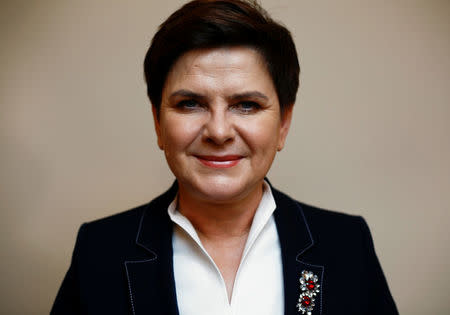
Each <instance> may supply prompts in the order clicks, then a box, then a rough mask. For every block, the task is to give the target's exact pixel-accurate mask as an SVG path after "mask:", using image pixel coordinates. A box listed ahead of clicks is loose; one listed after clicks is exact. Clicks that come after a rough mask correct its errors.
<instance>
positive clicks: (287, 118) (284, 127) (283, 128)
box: [277, 104, 294, 151]
mask: <svg viewBox="0 0 450 315" xmlns="http://www.w3.org/2000/svg"><path fill="white" fill-rule="evenodd" d="M293 110H294V104H292V105H289V106H287V107H286V108H285V109H284V110H283V113H282V114H281V115H282V116H281V125H280V137H279V139H278V146H277V150H278V151H281V150H283V147H284V143H285V142H286V138H287V135H288V132H289V127H290V126H291V120H292V111H293Z"/></svg>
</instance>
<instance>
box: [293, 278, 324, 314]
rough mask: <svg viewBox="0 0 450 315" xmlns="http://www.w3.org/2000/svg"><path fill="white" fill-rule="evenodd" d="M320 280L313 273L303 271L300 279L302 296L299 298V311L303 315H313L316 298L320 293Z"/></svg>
mask: <svg viewBox="0 0 450 315" xmlns="http://www.w3.org/2000/svg"><path fill="white" fill-rule="evenodd" d="M318 282H319V278H318V277H317V276H316V275H315V274H313V273H312V272H311V271H306V270H303V271H302V275H301V277H300V290H302V292H301V293H300V296H299V298H298V303H297V307H298V311H299V312H301V313H302V314H305V313H306V315H312V311H313V309H314V306H315V305H316V304H315V301H316V296H317V294H318V293H319V292H320V290H319V287H320V284H319V283H318Z"/></svg>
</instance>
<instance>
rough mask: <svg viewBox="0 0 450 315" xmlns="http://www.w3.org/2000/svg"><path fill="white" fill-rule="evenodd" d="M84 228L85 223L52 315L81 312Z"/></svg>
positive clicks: (69, 314)
mask: <svg viewBox="0 0 450 315" xmlns="http://www.w3.org/2000/svg"><path fill="white" fill-rule="evenodd" d="M84 230H85V224H83V225H82V226H81V227H80V229H79V231H78V236H77V241H76V243H75V249H74V251H73V255H72V262H71V264H70V267H69V270H68V271H67V274H66V276H65V277H64V280H63V283H62V284H61V287H60V289H59V291H58V295H57V296H56V299H55V302H54V303H53V307H52V310H51V311H50V315H59V314H64V315H71V314H81V305H80V301H81V299H80V283H79V277H78V267H79V266H78V265H79V264H78V261H79V258H80V251H81V248H83V246H82V243H83V241H84V238H85V233H84Z"/></svg>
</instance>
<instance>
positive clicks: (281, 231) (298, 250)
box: [272, 188, 324, 315]
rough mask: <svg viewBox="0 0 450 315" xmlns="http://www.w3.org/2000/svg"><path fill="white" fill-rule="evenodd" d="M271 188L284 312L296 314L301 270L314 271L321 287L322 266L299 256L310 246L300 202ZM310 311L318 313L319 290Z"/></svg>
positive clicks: (312, 242) (309, 235) (310, 238)
mask: <svg viewBox="0 0 450 315" xmlns="http://www.w3.org/2000/svg"><path fill="white" fill-rule="evenodd" d="M272 191H273V195H274V198H275V202H276V204H277V208H276V210H275V212H274V216H275V223H276V225H277V231H278V236H279V239H280V245H281V252H282V261H283V276H284V309H285V315H298V314H301V313H299V310H298V307H297V303H298V302H299V296H300V293H301V292H302V291H301V289H300V281H299V280H300V277H301V274H302V271H303V270H306V271H311V272H312V273H313V274H314V275H317V276H318V278H319V281H318V282H319V284H320V289H322V288H323V273H324V267H323V266H321V265H312V264H308V263H306V262H303V261H302V260H301V259H302V255H303V254H304V253H305V252H306V251H308V250H309V249H310V248H311V247H313V246H314V240H313V237H312V234H311V231H310V228H309V225H308V222H307V221H306V218H305V215H304V213H303V210H302V207H301V205H300V204H299V203H298V202H297V201H295V200H293V199H291V198H289V197H288V196H286V195H284V194H282V193H280V192H279V191H277V190H276V189H274V188H272ZM320 291H322V290H320ZM311 314H312V315H316V314H317V315H321V314H322V293H321V292H319V293H318V295H317V296H316V299H315V306H314V309H313V311H312V313H311Z"/></svg>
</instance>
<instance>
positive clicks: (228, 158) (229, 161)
mask: <svg viewBox="0 0 450 315" xmlns="http://www.w3.org/2000/svg"><path fill="white" fill-rule="evenodd" d="M195 157H196V158H197V159H198V160H199V161H200V162H201V163H202V164H203V165H205V166H208V167H212V168H230V167H233V166H235V165H237V164H238V163H239V162H240V161H241V159H242V156H241V155H223V156H215V155H196V156H195Z"/></svg>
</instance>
